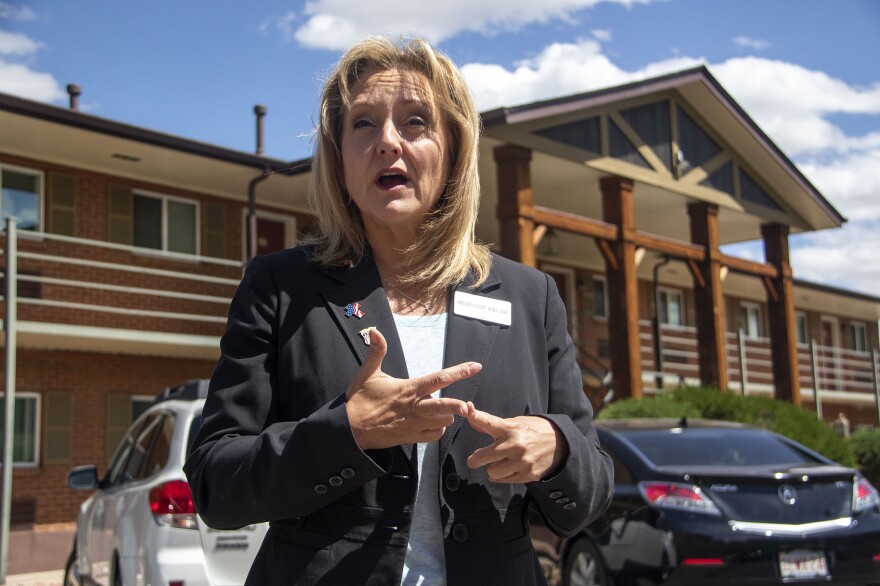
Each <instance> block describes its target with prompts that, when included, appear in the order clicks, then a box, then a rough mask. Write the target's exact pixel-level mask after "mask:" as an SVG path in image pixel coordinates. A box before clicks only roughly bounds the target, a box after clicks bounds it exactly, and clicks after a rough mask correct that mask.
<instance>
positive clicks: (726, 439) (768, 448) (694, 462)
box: [622, 428, 818, 467]
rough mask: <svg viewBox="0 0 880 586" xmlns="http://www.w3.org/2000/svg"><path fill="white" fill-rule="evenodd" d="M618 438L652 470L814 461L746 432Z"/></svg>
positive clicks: (702, 431)
mask: <svg viewBox="0 0 880 586" xmlns="http://www.w3.org/2000/svg"><path fill="white" fill-rule="evenodd" d="M622 435H623V436H624V437H625V438H626V439H627V440H629V441H630V442H631V443H632V444H633V445H635V447H636V448H637V449H638V450H639V451H640V452H641V453H642V454H643V455H644V456H645V457H646V458H647V459H648V460H650V461H651V462H652V463H653V464H654V465H656V466H741V467H751V466H777V465H792V464H815V463H817V462H818V461H817V460H815V459H814V458H812V457H810V456H808V455H807V454H805V453H803V452H801V451H799V450H797V449H795V448H794V447H793V446H790V445H789V444H787V443H785V442H783V441H782V440H780V439H779V438H777V437H775V436H773V435H770V434H767V433H764V432H762V431H760V430H748V429H711V428H694V429H662V430H638V431H626V432H623V433H622Z"/></svg>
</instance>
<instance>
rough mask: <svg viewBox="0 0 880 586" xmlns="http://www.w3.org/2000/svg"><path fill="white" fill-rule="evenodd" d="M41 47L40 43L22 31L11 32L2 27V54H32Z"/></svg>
mask: <svg viewBox="0 0 880 586" xmlns="http://www.w3.org/2000/svg"><path fill="white" fill-rule="evenodd" d="M39 48H40V43H38V42H36V41H34V40H33V39H31V38H30V37H28V36H27V35H24V34H22V33H10V32H7V31H4V30H2V29H0V55H15V56H24V55H32V54H34V53H36V52H37V50H38V49H39Z"/></svg>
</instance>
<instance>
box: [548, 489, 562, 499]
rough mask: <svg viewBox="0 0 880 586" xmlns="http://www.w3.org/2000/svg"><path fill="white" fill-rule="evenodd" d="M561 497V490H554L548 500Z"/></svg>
mask: <svg viewBox="0 0 880 586" xmlns="http://www.w3.org/2000/svg"><path fill="white" fill-rule="evenodd" d="M561 496H562V491H561V490H554V491H553V492H551V493H550V498H552V499H558V498H559V497H561Z"/></svg>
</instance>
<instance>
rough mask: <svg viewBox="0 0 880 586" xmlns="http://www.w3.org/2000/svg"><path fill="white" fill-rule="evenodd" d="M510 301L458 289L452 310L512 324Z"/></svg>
mask: <svg viewBox="0 0 880 586" xmlns="http://www.w3.org/2000/svg"><path fill="white" fill-rule="evenodd" d="M510 307H511V306H510V301H502V300H501V299H492V298H491V297H481V296H480V295H471V294H470V293H463V292H461V291H456V292H455V294H454V295H453V297H452V312H453V313H454V314H455V315H461V316H464V317H472V318H474V319H479V320H482V321H487V322H490V323H493V324H501V325H502V326H509V325H510V318H511V311H510Z"/></svg>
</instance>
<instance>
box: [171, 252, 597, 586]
mask: <svg viewBox="0 0 880 586" xmlns="http://www.w3.org/2000/svg"><path fill="white" fill-rule="evenodd" d="M458 289H459V290H464V291H467V292H470V293H472V294H477V295H485V296H488V297H492V298H496V299H503V300H507V301H510V302H511V304H512V323H511V325H510V326H509V327H507V326H499V325H497V324H493V323H487V322H483V321H479V320H475V319H470V318H465V317H462V316H459V315H455V314H453V313H452V303H451V298H450V314H449V317H448V324H447V334H446V346H445V356H444V364H445V365H446V366H450V365H455V364H458V363H460V362H466V361H471V360H473V361H477V362H480V363H481V364H482V365H483V369H482V371H481V372H480V373H479V374H477V375H476V376H474V377H472V378H470V379H467V380H464V381H461V382H458V383H455V384H453V385H450V386H449V387H447V388H445V389H444V390H443V395H444V396H447V397H457V398H460V399H462V400H465V401H468V400H469V401H473V402H474V404H475V405H476V407H477V408H478V409H481V410H483V411H486V412H489V413H492V414H494V415H496V416H499V417H514V416H518V415H524V414H531V415H538V416H542V417H546V418H547V419H550V420H551V421H553V422H554V423H555V424H556V425H557V426H558V427H559V429H560V430H561V431H562V433H563V434H564V435H565V438H566V440H567V441H568V445H569V448H570V455H569V456H568V459H567V461H566V462H565V464H564V466H563V468H562V469H561V470H560V471H559V472H558V473H557V474H556V475H555V476H554V477H552V478H549V479H547V480H544V481H540V482H533V483H529V484H527V485H523V484H497V483H493V482H491V481H489V479H488V477H487V475H486V473H485V470H484V469H479V470H471V469H469V468H468V467H467V464H466V460H467V458H468V456H470V455H471V454H472V453H473V452H474V450H476V449H477V448H480V447H483V446H486V445H488V444H489V443H490V439H491V438H490V437H489V436H488V435H484V434H481V433H477V432H476V431H474V430H473V429H471V427H470V426H469V425H468V424H467V422H466V421H465V420H464V419H462V418H456V421H455V423H454V424H453V425H451V426H449V427H448V428H447V430H446V433H445V434H444V435H443V437H442V438H441V439H440V510H441V518H442V520H443V523H444V551H445V556H446V571H447V578H448V583H449V584H450V585H451V586H457V585H460V584H475V585H480V586H485V585H486V584H506V585H518V584H523V585H528V584H543V583H544V578H543V576H542V574H541V570H540V567H539V565H538V563H537V558H536V556H535V553H534V551H533V549H532V545H531V541H530V539H529V536H528V522H527V508H528V507H529V506H530V505H532V506H535V507H536V508H537V509H538V510H539V511H540V513H541V514H542V516H543V517H544V519H545V520H546V522H547V524H548V525H549V526H550V527H552V528H553V529H554V530H555V531H557V532H558V533H560V534H565V535H568V534H572V533H574V532H576V531H578V530H579V529H580V528H582V527H583V526H584V525H585V524H587V523H588V522H589V521H590V520H591V519H593V518H594V517H596V516H597V515H598V514H600V513H601V512H602V511H604V509H605V508H606V506H607V504H608V502H609V500H610V497H611V487H612V473H611V465H610V462H609V458H608V456H607V455H606V454H605V453H604V452H603V451H602V450H601V449H600V448H599V443H598V440H597V437H596V432H595V430H594V429H593V426H592V424H591V421H592V409H591V408H590V405H589V403H588V401H587V400H586V399H585V397H584V393H583V390H582V383H581V375H580V370H579V368H578V366H577V364H576V361H575V349H574V346H573V345H572V342H571V339H570V337H569V335H568V332H567V329H566V314H565V308H564V306H563V304H562V301H561V299H560V298H559V294H558V292H557V290H556V286H555V284H554V282H553V281H552V280H551V279H550V278H549V277H547V275H545V274H543V273H540V272H539V271H536V270H533V269H530V268H527V267H525V266H523V265H520V264H517V263H514V262H512V261H509V260H507V259H504V258H502V257H498V256H495V257H494V258H493V267H492V274H491V277H490V278H489V279H488V281H487V282H485V283H484V284H483V285H481V286H480V287H478V288H476V289H471V288H469V283H468V282H465V283H462V284H461V285H460V286H459V287H458ZM353 302H358V303H360V304H361V308H362V310H363V312H364V316H363V317H362V318H357V317H356V316H351V317H346V316H345V307H346V306H347V305H348V304H349V303H353ZM367 326H376V327H378V328H379V330H380V331H381V332H382V333H383V334H384V335H385V338H386V339H387V341H388V354H387V356H386V358H385V361H384V363H383V370H384V371H385V372H386V373H388V374H389V375H391V376H395V377H400V378H406V377H407V371H406V364H405V360H404V356H403V351H402V349H401V346H400V340H399V338H398V335H397V330H396V329H395V326H394V320H393V316H392V315H391V310H390V308H389V306H388V302H387V299H386V297H385V292H384V290H383V289H382V284H381V281H380V279H379V274H378V271H377V270H376V266H375V264H374V263H373V261H372V260H371V259H370V258H367V259H365V260H364V261H363V262H362V263H360V264H359V265H358V266H355V267H353V268H330V269H328V268H324V267H321V266H320V265H318V264H316V263H313V262H311V261H310V260H309V258H308V251H307V250H305V249H302V248H297V249H290V250H286V251H282V252H279V253H275V254H271V255H268V256H265V257H258V258H256V259H254V261H253V262H252V263H251V265H250V266H249V267H248V269H247V271H246V272H245V276H244V278H243V280H242V282H241V285H240V286H239V289H238V292H237V293H236V295H235V297H234V299H233V301H232V305H231V308H230V312H229V322H228V328H227V331H226V333H225V335H224V336H223V338H222V341H221V357H220V360H219V362H218V364H217V367H216V370H215V372H214V376H213V378H212V379H211V385H210V391H209V394H208V398H207V401H206V403H205V408H204V414H203V423H202V427H201V430H200V431H199V433H198V436H197V438H196V440H195V443H194V445H193V448H192V451H191V454H190V457H189V459H188V460H187V462H186V465H185V467H184V470H185V472H186V475H187V477H188V478H189V482H190V485H191V487H192V491H193V498H194V499H195V503H196V508H197V509H198V511H199V512H200V514H201V516H202V518H203V519H204V520H205V522H207V523H208V525H210V526H212V527H216V528H236V527H241V526H244V525H247V524H250V523H256V522H263V521H269V522H271V527H270V529H269V532H268V533H267V535H266V539H265V540H264V542H263V545H262V548H261V550H260V552H259V554H258V555H257V558H256V560H255V562H254V565H253V567H252V569H251V573H250V575H249V577H248V584H254V585H260V586H267V585H273V586H274V585H276V584H291V585H292V584H319V583H320V584H377V585H379V584H381V585H388V584H399V583H400V577H401V571H402V566H403V560H404V555H405V552H406V544H407V541H408V537H409V523H410V519H411V515H412V510H413V504H414V501H415V493H416V487H417V477H416V467H415V460H414V451H415V450H414V449H413V446H412V445H411V444H410V445H404V446H398V447H393V448H387V449H382V450H368V451H366V452H364V451H362V450H361V449H360V448H359V447H358V446H357V444H356V443H355V440H354V436H353V434H352V432H351V428H350V426H349V422H348V418H347V415H346V410H345V391H346V389H347V387H348V385H349V383H350V382H351V380H352V378H353V377H354V375H355V372H356V371H357V369H358V367H359V366H360V365H361V363H362V362H363V360H364V359H365V357H366V355H367V351H368V347H367V346H366V345H365V344H364V341H363V339H362V338H361V336H360V335H359V331H360V330H361V329H363V328H365V327H367Z"/></svg>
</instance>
